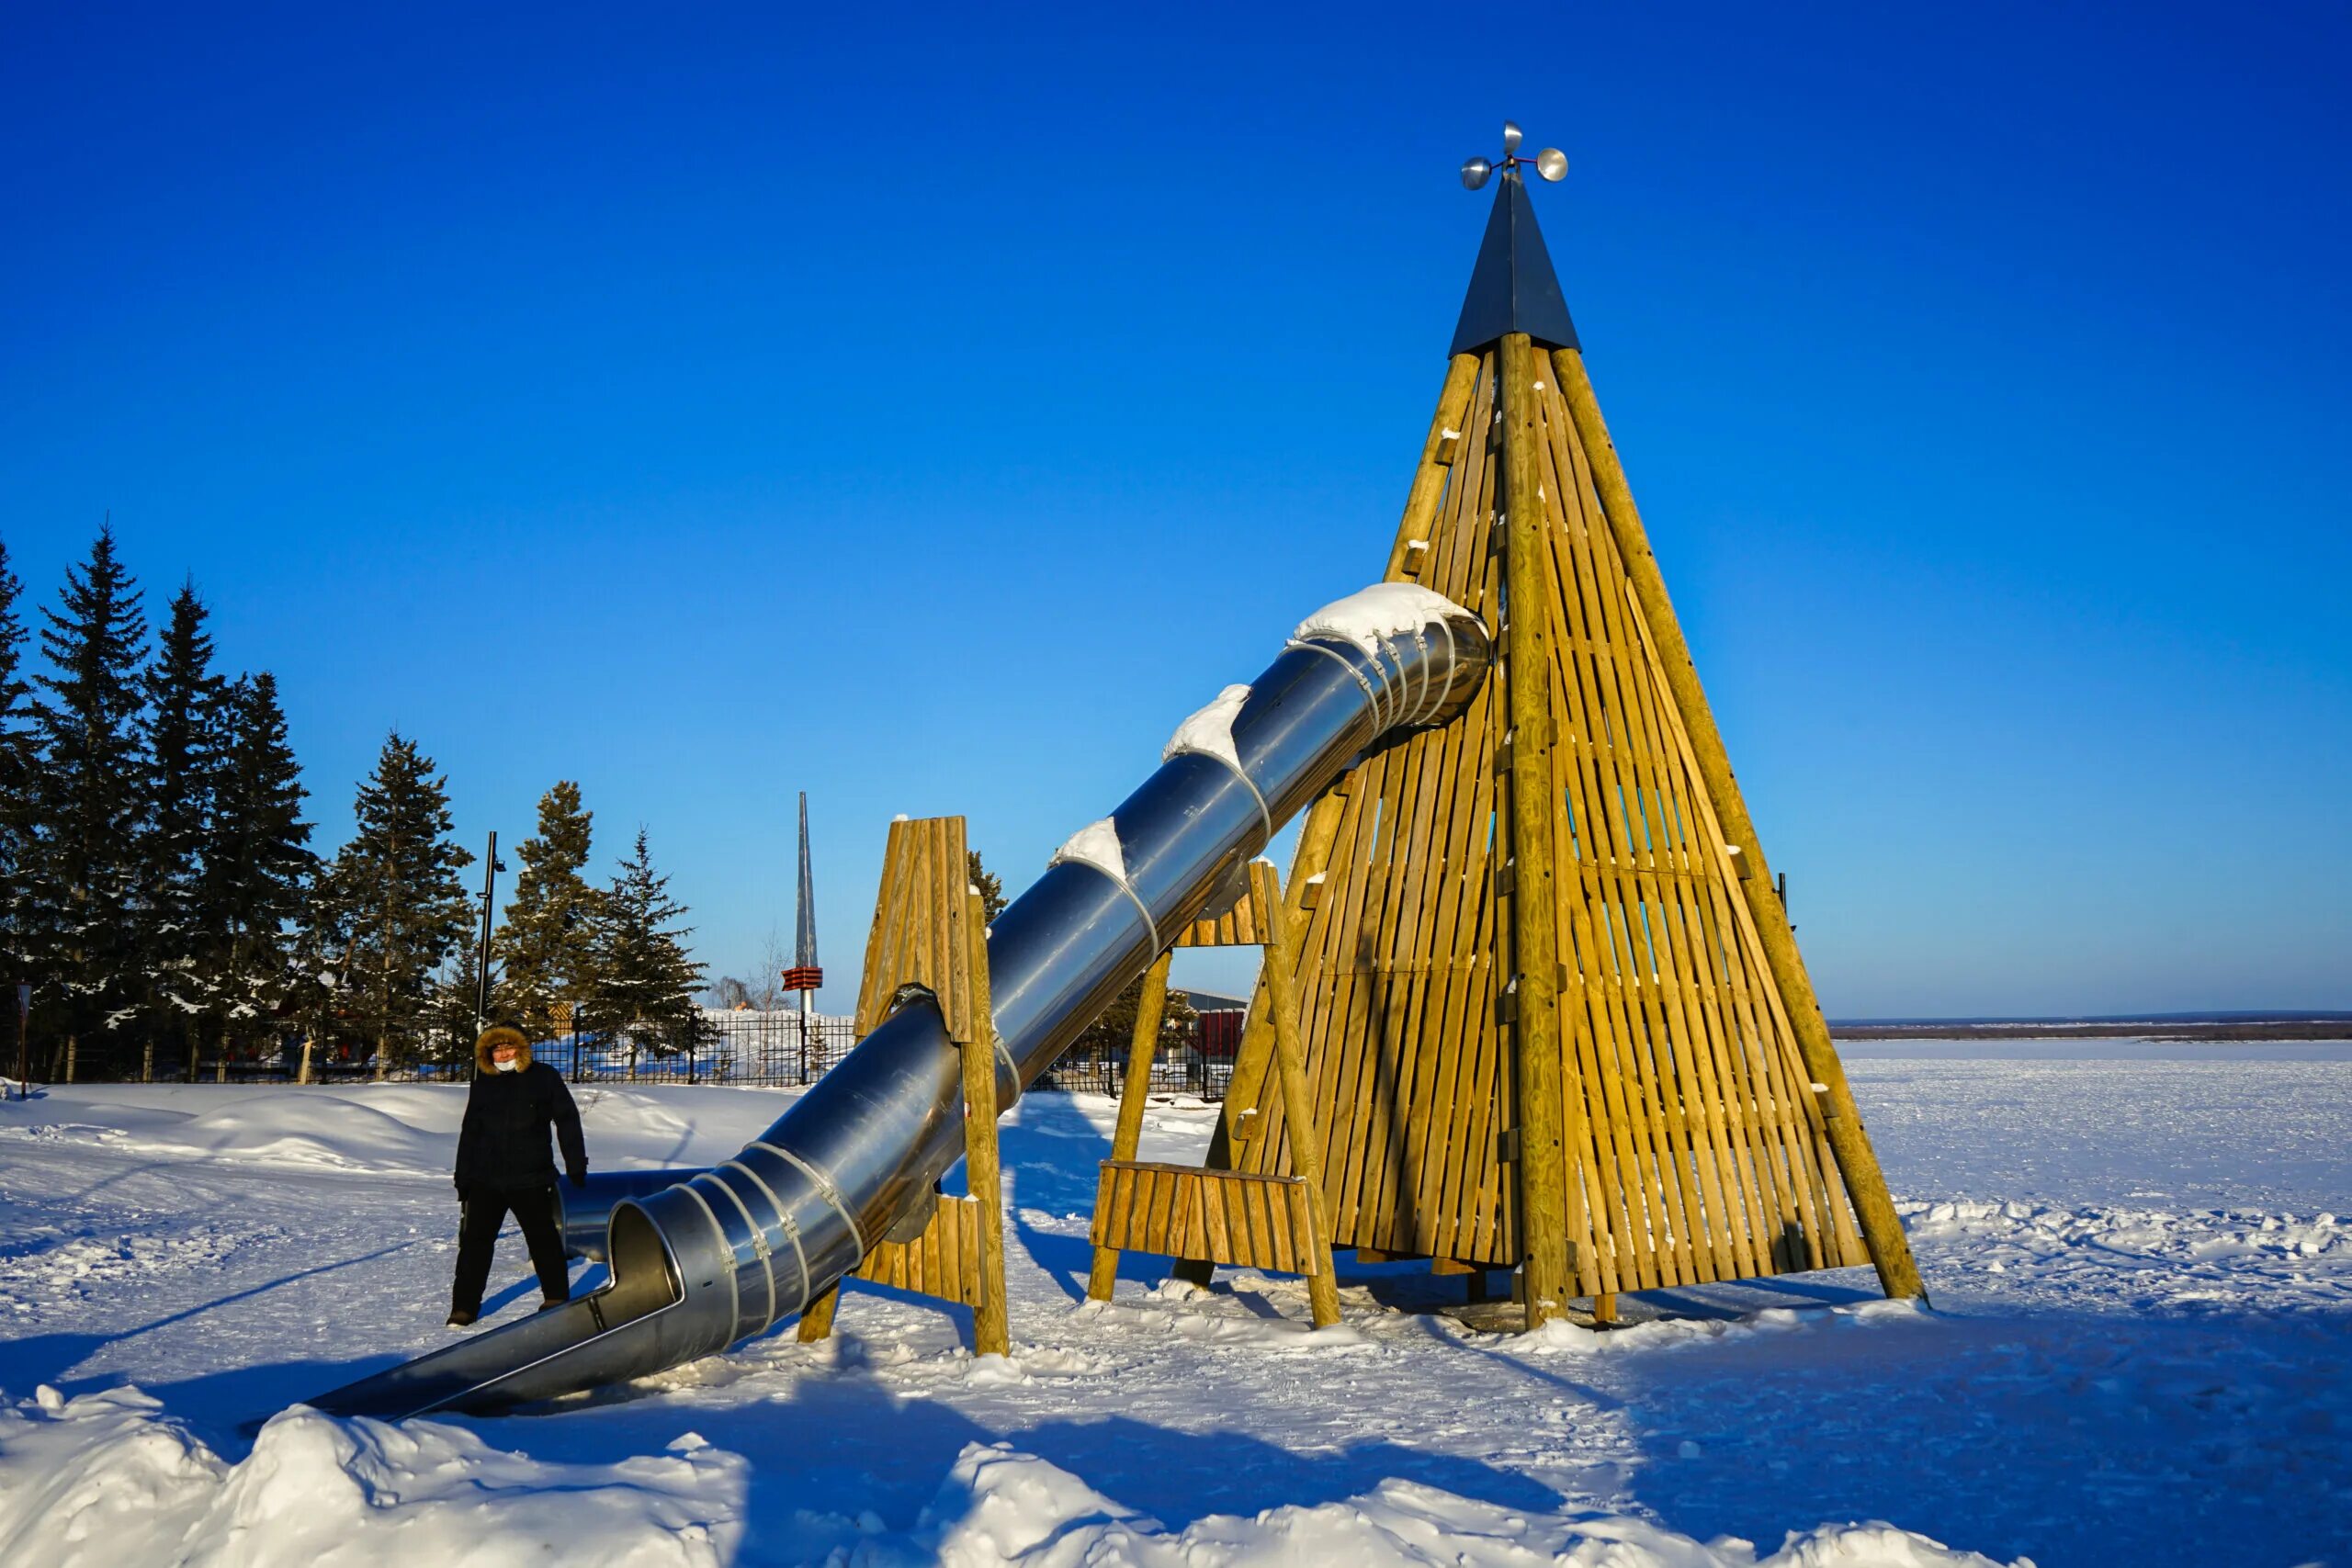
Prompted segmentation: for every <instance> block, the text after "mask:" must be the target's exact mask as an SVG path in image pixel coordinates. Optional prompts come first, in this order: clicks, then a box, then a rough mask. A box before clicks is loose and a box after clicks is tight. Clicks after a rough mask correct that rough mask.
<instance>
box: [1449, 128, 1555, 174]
mask: <svg viewBox="0 0 2352 1568" xmlns="http://www.w3.org/2000/svg"><path fill="white" fill-rule="evenodd" d="M1520 141H1521V130H1520V129H1519V122H1518V121H1517V120H1510V119H1507V120H1505V121H1503V159H1502V162H1501V163H1499V164H1493V163H1489V162H1487V160H1486V159H1484V158H1473V159H1471V160H1470V161H1469V162H1468V163H1466V164H1463V165H1462V183H1463V184H1464V186H1467V187H1468V188H1470V189H1471V190H1479V189H1483V188H1484V187H1485V186H1486V184H1487V180H1488V179H1490V178H1492V177H1493V175H1494V173H1495V171H1496V170H1497V169H1501V170H1502V171H1503V172H1504V173H1505V174H1506V175H1508V174H1510V172H1511V171H1512V170H1514V169H1518V168H1520V167H1521V166H1523V165H1525V164H1533V165H1535V172H1536V173H1537V174H1539V175H1543V176H1544V178H1545V179H1547V180H1551V181H1554V182H1555V183H1556V182H1558V181H1560V180H1562V179H1565V178H1566V177H1567V173H1568V155H1567V154H1566V152H1561V151H1560V150H1559V149H1558V148H1557V147H1546V148H1544V151H1542V152H1538V153H1537V154H1535V156H1534V157H1532V158H1522V157H1521V156H1520V155H1519V143H1520Z"/></svg>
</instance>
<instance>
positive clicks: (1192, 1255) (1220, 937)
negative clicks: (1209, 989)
mask: <svg viewBox="0 0 2352 1568" xmlns="http://www.w3.org/2000/svg"><path fill="white" fill-rule="evenodd" d="M1433 439H1434V437H1433ZM1292 919H1293V912H1292V911H1291V910H1290V909H1289V908H1286V907H1285V906H1284V904H1283V888H1282V877H1281V875H1280V874H1279V873H1277V872H1276V871H1275V870H1274V868H1273V866H1272V863H1269V862H1266V861H1252V862H1251V863H1250V872H1249V880H1248V883H1247V886H1246V887H1245V889H1244V891H1243V894H1242V897H1240V898H1239V899H1238V900H1236V902H1235V906H1234V908H1232V909H1231V910H1228V911H1227V912H1225V913H1224V914H1222V915H1219V916H1216V917H1212V918H1209V919H1203V920H1200V921H1197V922H1195V923H1194V924H1193V926H1192V927H1191V928H1190V929H1188V930H1187V931H1185V932H1184V934H1183V935H1182V937H1180V938H1178V939H1177V942H1176V944H1175V945H1176V946H1178V947H1225V946H1263V947H1264V948H1265V950H1266V957H1265V963H1264V965H1263V966H1262V969H1261V991H1260V994H1261V998H1263V999H1264V1001H1265V1006H1264V1007H1263V1008H1262V1009H1260V1008H1254V1007H1253V1008H1252V1010H1251V1019H1252V1021H1261V1020H1262V1021H1264V1022H1265V1023H1266V1025H1267V1027H1268V1028H1269V1030H1270V1032H1271V1033H1272V1046H1273V1056H1274V1066H1275V1072H1276V1075H1277V1077H1278V1078H1279V1080H1280V1083H1281V1091H1282V1099H1283V1111H1284V1116H1285V1120H1286V1121H1287V1122H1288V1124H1289V1127H1290V1130H1291V1136H1290V1140H1289V1143H1288V1145H1287V1154H1288V1159H1287V1165H1288V1169H1287V1170H1286V1171H1285V1172H1284V1173H1283V1174H1280V1175H1272V1174H1256V1173H1250V1172H1241V1171H1234V1170H1230V1169H1222V1168H1213V1167H1212V1166H1204V1167H1199V1168H1194V1167H1190V1166H1173V1165H1156V1164H1148V1163H1144V1162H1140V1161H1138V1160H1136V1147H1137V1145H1138V1144H1139V1143H1140V1141H1141V1138H1142V1133H1143V1110H1144V1100H1145V1098H1146V1096H1147V1095H1148V1092H1149V1085H1150V1081H1151V1059H1152V1056H1153V1055H1155V1054H1156V1053H1157V1051H1158V1050H1159V1023H1160V1018H1161V1016H1162V1010H1163V1009H1164V1007H1165V1006H1166V1002H1167V996H1168V968H1169V963H1170V957H1171V953H1161V954H1160V955H1159V958H1158V959H1157V960H1155V961H1154V962H1153V964H1152V966H1151V969H1150V972H1149V973H1148V975H1147V976H1145V981H1144V988H1143V997H1142V999H1141V1002H1140V1004H1139V1005H1138V1006H1137V1007H1136V1028H1135V1034H1134V1036H1133V1038H1132V1040H1131V1042H1130V1043H1129V1047H1128V1053H1127V1070H1126V1076H1125V1078H1124V1079H1123V1080H1122V1082H1121V1084H1120V1087H1119V1114H1118V1120H1117V1122H1116V1123H1115V1124H1114V1129H1113V1132H1112V1134H1111V1157H1110V1158H1109V1159H1107V1160H1105V1161H1103V1171H1102V1178H1101V1180H1100V1183H1099V1185H1098V1186H1097V1188H1096V1191H1095V1198H1094V1224H1093V1226H1092V1233H1091V1234H1092V1239H1093V1242H1094V1261H1093V1267H1092V1268H1091V1270H1090V1271H1089V1273H1088V1276H1087V1284H1086V1294H1087V1298H1088V1299H1089V1300H1091V1301H1098V1302H1107V1301H1109V1300H1110V1299H1111V1292H1112V1287H1113V1285H1114V1282H1115V1281H1116V1280H1117V1278H1118V1272H1119V1254H1120V1253H1121V1252H1122V1251H1124V1250H1148V1251H1152V1252H1158V1253H1162V1254H1165V1255H1168V1256H1170V1257H1173V1258H1177V1259H1178V1260H1179V1269H1178V1277H1179V1278H1183V1279H1189V1280H1195V1281H1196V1282H1198V1283H1202V1284H1205V1283H1207V1277H1206V1276H1207V1271H1208V1269H1211V1268H1213V1267H1214V1266H1215V1265H1216V1264H1218V1263H1227V1264H1236V1265H1241V1266H1245V1267H1250V1268H1259V1269H1272V1270H1273V1271H1275V1272H1277V1273H1285V1274H1303V1275H1305V1276H1306V1296H1307V1310H1308V1314H1309V1315H1310V1317H1311V1318H1312V1319H1313V1321H1314V1324H1315V1326H1316V1327H1317V1328H1327V1327H1329V1326H1330V1325H1333V1324H1335V1323H1337V1322H1339V1321H1340V1292H1339V1283H1338V1280H1337V1278H1336V1277H1335V1275H1334V1274H1333V1271H1332V1266H1331V1232H1330V1225H1329V1220H1328V1219H1327V1218H1326V1216H1325V1214H1324V1212H1323V1173H1322V1166H1321V1159H1322V1149H1321V1141H1320V1138H1319V1136H1318V1135H1317V1117H1316V1115H1315V1106H1314V1101H1313V1100H1312V1098H1311V1097H1310V1093H1309V1090H1308V1088H1307V1082H1306V1052H1305V1048H1304V1047H1303V1046H1302V1045H1301V1043H1300V1041H1299V1032H1298V997H1297V994H1296V990H1295V986H1294V976H1293V968H1294V964H1293V955H1292V953H1291V924H1292ZM1242 1051H1243V1054H1244V1055H1247V1054H1248V1051H1249V1045H1248V1043H1247V1039H1246V1037H1245V1041H1244V1043H1243V1046H1242ZM1237 1070H1238V1063H1237ZM1219 1129H1220V1132H1221V1131H1222V1130H1223V1122H1222V1119H1220V1122H1219ZM1187 1265H1189V1266H1190V1267H1187Z"/></svg>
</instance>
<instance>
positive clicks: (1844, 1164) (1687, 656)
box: [1504, 339, 1928, 1302]
mask: <svg viewBox="0 0 2352 1568" xmlns="http://www.w3.org/2000/svg"><path fill="white" fill-rule="evenodd" d="M1504 343H1505V347H1506V351H1508V347H1509V344H1510V339H1505V340H1504ZM1551 360H1552V366H1553V368H1554V370H1555V373H1556V374H1557V375H1558V376H1559V378H1560V390H1561V392H1562V394H1563V395H1564V396H1565V397H1566V400H1567V404H1568V413H1569V417H1570V418H1571V419H1572V420H1573V421H1574V422H1575V424H1576V429H1577V442H1578V444H1579V445H1580V446H1582V447H1583V448H1584V453H1585V458H1586V460H1587V461H1588V462H1589V464H1590V465H1591V468H1592V482H1593V489H1594V491H1595V492H1596V493H1597V494H1598V495H1599V496H1600V509H1601V512H1602V513H1603V514H1604V515H1605V516H1606V517H1607V518H1608V520H1609V530H1610V533H1611V535H1612V536H1614V537H1615V538H1616V541H1617V553H1618V554H1619V556H1621V557H1622V558H1623V560H1624V563H1625V575H1626V578H1627V580H1628V581H1630V582H1631V583H1632V585H1633V589H1634V600H1635V602H1636V603H1638V604H1640V606H1641V610H1642V618H1643V620H1644V621H1645V622H1646V623H1647V624H1648V626H1649V632H1650V636H1651V637H1653V638H1654V639H1656V642H1657V655H1658V662H1659V663H1660V664H1661V665H1663V666H1664V668H1665V671H1666V682H1667V685H1668V688H1669V690H1670V691H1671V692H1672V694H1673V697H1674V704H1675V706H1676V707H1677V708H1678V709H1679V711H1680V714H1681V716H1682V722H1683V727H1684V728H1685V729H1686V730H1687V731H1688V733H1689V735H1690V738H1691V752H1692V754H1693V755H1694V756H1695V757H1696V758H1697V760H1698V763H1699V772H1700V775H1701V777H1702V779H1703V780H1704V782H1705V784H1706V787H1707V795H1708V798H1709V800H1710V801H1712V802H1713V806H1714V808H1715V816H1716V818H1717V820H1718V822H1719V823H1720V825H1721V826H1722V828H1723V831H1724V839H1725V840H1726V841H1727V842H1728V844H1729V845H1730V847H1731V848H1732V849H1734V850H1736V851H1737V852H1738V855H1739V870H1740V876H1739V887H1740V891H1741V894H1742V896H1743V897H1745V898H1746V899H1747V907H1748V909H1749V911H1750V913H1751V914H1753V915H1754V917H1755V921H1756V929H1757V934H1758V937H1759V939H1760V940H1761V941H1762V942H1763V946H1764V957H1765V962H1766V964H1768V965H1769V966H1770V970H1771V973H1772V983H1773V985H1774V986H1775V987H1777V988H1778V989H1779V991H1780V993H1781V1001H1782V1002H1783V1004H1784V1005H1785V1006H1786V1008H1787V1010H1788V1016H1789V1023H1790V1027H1791V1028H1792V1030H1793V1031H1794V1032H1795V1033H1796V1040H1797V1050H1798V1053H1799V1055H1801V1056H1802V1057H1803V1058H1804V1065H1805V1070H1806V1071H1807V1072H1809V1073H1811V1074H1812V1075H1813V1079H1814V1081H1815V1083H1818V1084H1821V1085H1823V1086H1825V1089H1826V1092H1825V1093H1824V1094H1823V1095H1822V1100H1823V1106H1822V1110H1823V1114H1824V1119H1825V1121H1826V1125H1827V1128H1828V1133H1829V1149H1830V1153H1831V1154H1832V1155H1834V1156H1836V1157H1837V1160H1838V1174H1839V1175H1840V1176H1841V1177H1843V1178H1844V1179H1845V1182H1846V1191H1847V1193H1848V1195H1849V1197H1851V1198H1852V1199H1853V1201H1854V1213H1855V1215H1856V1217H1857V1218H1859V1219H1860V1222H1861V1227H1862V1240H1863V1242H1864V1243H1865V1244H1866V1245H1867V1246H1868V1247H1870V1253H1871V1263H1872V1264H1873V1265H1875V1266H1876V1268H1877V1269H1878V1277H1879V1283H1880V1285H1881V1287H1882V1288H1883V1289H1884V1290H1885V1292H1886V1293H1887V1294H1888V1295H1890V1296H1911V1297H1917V1299H1918V1300H1920V1301H1922V1302H1924V1301H1926V1300H1927V1297H1928V1292H1927V1287H1926V1286H1925V1285H1923V1284H1922V1283H1921V1282H1920V1280H1919V1266H1918V1264H1917V1261H1916V1260H1915V1259H1914V1258H1912V1256H1911V1245H1910V1242H1909V1241H1908V1240H1907V1239H1906V1238H1905V1235H1904V1234H1903V1221H1902V1219H1901V1218H1900V1217H1899V1216H1898V1215H1897V1214H1896V1213H1895V1212H1894V1199H1893V1197H1892V1196H1890V1195H1889V1193H1888V1192H1887V1189H1886V1175H1885V1173H1884V1172H1883V1171H1882V1170H1881V1169H1880V1168H1879V1163H1878V1156H1877V1154H1876V1153H1875V1152H1874V1151H1872V1149H1871V1141H1870V1136H1869V1134H1867V1133H1865V1132H1864V1131H1863V1128H1862V1118H1861V1112H1860V1110H1858V1109H1857V1108H1856V1106H1855V1104H1854V1091H1853V1089H1852V1088H1851V1087H1850V1086H1849V1084H1848V1083H1847V1081H1846V1069H1845V1067H1844V1066H1843V1065H1842V1064H1841V1063H1840V1062H1839V1061H1838V1048H1837V1046H1836V1044H1835V1043H1832V1042H1831V1040H1830V1038H1829V1025H1828V1022H1827V1021H1826V1020H1825V1019H1824V1018H1823V1017H1822V1013H1821V1002H1820V1000H1819V998H1816V997H1815V995H1814V990H1813V981H1812V979H1811V978H1810V977H1809V976H1807V975H1806V973H1805V967H1804V956H1803V955H1802V954H1801V953H1798V951H1797V942H1796V934H1795V932H1794V931H1792V929H1791V927H1790V925H1789V919H1788V911H1787V910H1785V909H1784V908H1781V902H1780V900H1779V899H1778V898H1776V897H1773V895H1772V891H1771V889H1772V875H1771V871H1770V867H1769V866H1768V865H1767V864H1766V863H1765V859H1764V851H1763V847H1762V846H1761V845H1760V844H1759V843H1758V841H1757V838H1756V825H1755V823H1754V822H1752V821H1751V820H1750V819H1749V818H1748V815H1747V801H1746V800H1745V799H1744V798H1743V797H1742V796H1741V795H1740V791H1739V783H1738V780H1737V779H1736V778H1735V777H1734V776H1733V774H1732V769H1731V757H1730V754H1729V752H1728V751H1726V750H1725V749H1724V738H1723V732H1722V731H1721V730H1719V729H1717V728H1715V716H1714V712H1713V709H1712V708H1710V707H1709V706H1708V705H1707V694H1706V691H1705V690H1704V688H1702V686H1701V685H1700V683H1699V671H1698V667H1697V665H1695V664H1694V663H1692V661H1691V648H1690V645H1689V644H1688V643H1686V642H1684V641H1683V638H1682V624H1681V622H1680V621H1679V620H1678V619H1676V617H1675V614H1674V604H1673V602H1672V601H1671V600H1670V599H1669V598H1668V596H1667V592H1666V578H1665V576H1664V574H1662V573H1661V572H1660V571H1659V570H1658V567H1657V557H1656V556H1655V555H1653V554H1652V553H1651V551H1650V543H1649V536H1648V534H1647V533H1646V532H1645V530H1644V528H1643V526H1642V517H1641V513H1640V512H1639V511H1638V510H1637V509H1636V508H1635V507H1634V494H1633V491H1632V489H1631V487H1629V486H1628V485H1627V484H1626V482H1625V470H1624V468H1623V466H1622V465H1621V464H1619V462H1618V461H1617V448H1616V446H1615V444H1614V443H1612V442H1611V440H1610V438H1609V427H1608V425H1607V424H1606V423H1603V421H1602V420H1601V417H1600V400H1599V399H1598V398H1597V397H1595V396H1594V394H1593V389H1592V378H1591V377H1590V376H1589V375H1588V374H1587V373H1586V370H1585V365H1584V355H1581V354H1579V353H1577V351H1576V350H1574V349H1571V348H1563V349H1555V350H1554V351H1553V354H1552V355H1551ZM1515 523H1516V519H1515V518H1514V524H1515ZM1517 534H1518V531H1517V528H1516V526H1514V528H1513V530H1512V536H1513V540H1514V542H1516V539H1517ZM1517 581H1518V576H1517V573H1516V571H1514V572H1513V575H1512V582H1513V585H1514V587H1515V586H1516V584H1517ZM1515 597H1516V596H1515V595H1514V598H1515ZM1514 619H1516V617H1515V616H1514ZM1514 662H1516V659H1515V657H1514ZM1513 793H1514V794H1516V790H1514V792H1513ZM1524 1005H1525V998H1521V1006H1522V1007H1524Z"/></svg>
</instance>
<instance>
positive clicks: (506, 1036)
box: [474, 1023, 531, 1073]
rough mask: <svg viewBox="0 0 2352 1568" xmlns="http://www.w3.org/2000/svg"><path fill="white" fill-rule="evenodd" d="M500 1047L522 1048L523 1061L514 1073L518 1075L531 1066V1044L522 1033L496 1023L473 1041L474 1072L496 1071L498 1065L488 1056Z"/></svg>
mask: <svg viewBox="0 0 2352 1568" xmlns="http://www.w3.org/2000/svg"><path fill="white" fill-rule="evenodd" d="M501 1045H519V1046H521V1047H522V1048H523V1060H522V1061H521V1062H520V1063H519V1064H518V1065H517V1066H515V1071H516V1072H518V1073H519V1072H521V1071H522V1070H523V1069H524V1068H525V1067H527V1066H530V1065H531V1043H530V1041H529V1040H528V1039H526V1037H525V1036H524V1033H523V1032H522V1031H521V1030H519V1029H511V1028H509V1027H508V1026H506V1025H505V1024H503V1023H497V1024H492V1026H491V1027H490V1028H488V1029H485V1030H483V1031H482V1032H481V1036H480V1037H479V1038H478V1039H476V1040H475V1041H474V1070H475V1071H476V1072H478V1073H494V1072H496V1071H498V1064H497V1063H496V1062H493V1061H492V1060H491V1059H490V1054H491V1052H492V1051H494V1050H496V1049H497V1048H498V1047H499V1046H501Z"/></svg>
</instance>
